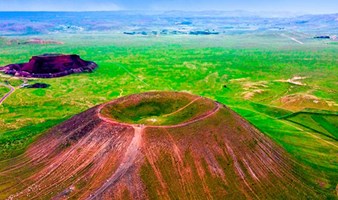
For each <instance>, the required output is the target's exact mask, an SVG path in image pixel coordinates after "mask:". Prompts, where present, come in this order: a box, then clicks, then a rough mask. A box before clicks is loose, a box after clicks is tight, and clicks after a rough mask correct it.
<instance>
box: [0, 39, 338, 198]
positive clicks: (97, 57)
mask: <svg viewBox="0 0 338 200" xmlns="http://www.w3.org/2000/svg"><path fill="white" fill-rule="evenodd" d="M43 37H48V38H47V39H54V40H58V41H62V42H64V45H32V44H30V45H15V44H11V45H7V44H6V42H3V43H1V44H0V66H1V65H6V64H9V63H19V62H26V61H28V60H29V58H30V57H31V56H33V55H38V54H44V53H75V54H79V55H81V57H82V58H83V59H86V60H92V61H95V62H96V63H97V64H98V65H99V68H98V69H97V70H95V72H94V73H86V74H75V75H70V76H67V77H61V78H55V79H34V80H29V83H34V82H44V83H48V84H50V85H51V86H50V87H49V88H46V89H26V88H22V89H17V90H16V91H15V92H14V93H13V94H12V95H11V96H10V97H9V98H8V99H6V101H5V102H4V103H3V104H2V105H0V159H1V160H5V159H8V158H11V157H14V156H16V155H18V154H20V153H22V152H23V151H24V150H25V149H26V148H27V147H28V145H29V144H31V143H32V142H33V141H34V140H35V139H36V138H37V137H38V136H40V135H41V134H42V133H43V132H44V131H45V130H47V129H48V128H50V127H52V126H54V125H56V124H58V123H60V122H61V121H64V120H67V119H69V118H70V117H71V116H73V115H75V114H77V113H80V112H82V111H84V110H86V109H88V108H90V107H92V106H94V105H98V104H101V103H104V102H107V101H109V100H112V99H115V98H117V97H121V96H125V95H129V94H134V93H140V92H146V91H154V90H161V91H163V90H166V91H186V92H191V93H193V94H196V95H201V96H204V97H208V98H211V99H213V100H216V101H218V102H221V103H224V104H226V105H227V106H229V107H230V108H232V109H234V110H235V111H236V112H238V113H239V114H240V115H242V116H243V117H244V118H246V119H247V120H249V121H250V122H251V123H252V124H253V125H255V126H256V127H257V128H258V129H260V130H261V131H262V132H263V133H265V134H266V135H267V136H269V137H270V138H272V139H273V140H274V141H276V142H277V143H278V144H279V145H281V146H282V147H283V148H284V149H286V151H288V152H289V153H290V154H291V155H292V156H293V157H294V158H295V160H296V162H299V163H301V164H303V165H304V166H305V167H306V168H308V169H309V170H308V172H304V173H307V175H308V176H309V177H311V178H313V181H314V182H316V183H318V185H319V186H320V187H322V188H323V189H324V190H325V191H326V192H328V193H330V194H335V192H336V191H335V188H336V185H337V184H338V182H337V180H338V173H337V172H338V160H337V155H338V142H337V123H338V119H337V115H336V114H333V115H330V116H322V115H311V114H309V115H306V116H303V115H296V116H292V117H291V118H283V116H287V115H290V114H292V113H294V112H297V111H301V110H303V109H304V108H302V107H299V105H300V104H299V102H302V101H303V102H306V103H305V105H306V108H309V109H314V110H315V111H316V112H320V111H322V110H328V111H330V112H333V113H336V112H337V111H338V107H337V101H338V99H337V98H338V95H337V90H336V89H335V88H337V74H338V58H337V54H338V46H337V45H335V44H336V43H335V42H321V41H317V40H316V41H315V40H313V41H312V40H309V41H306V42H305V43H304V45H301V44H298V43H295V42H294V41H291V40H290V39H288V38H285V37H280V36H278V35H273V34H271V35H238V36H196V37H192V36H165V37H141V36H139V37H138V36H124V35H116V34H91V35H90V34H87V35H86V34H83V35H81V34H78V35H66V34H64V35H49V36H43ZM5 39H6V40H10V39H13V38H5ZM20 39H22V40H24V39H25V38H20ZM295 76H300V77H306V78H305V79H302V80H301V82H302V83H303V85H295V84H292V83H290V82H287V81H286V80H288V79H291V78H293V77H295ZM6 80H10V83H11V84H13V86H18V85H20V84H21V83H22V82H23V81H22V80H13V78H10V77H6V76H3V75H2V76H1V77H0V82H1V83H5V81H6ZM6 91H7V89H6V88H5V89H4V88H3V87H0V94H1V95H2V94H3V93H4V92H6ZM292 95H297V98H298V97H299V98H300V99H299V98H298V99H293V98H295V97H293V96H292ZM283 97H287V100H285V101H284V100H283V101H282V100H281V99H282V98H283ZM285 102H286V103H285ZM290 104H294V106H293V107H292V105H291V106H290ZM298 107H299V110H297V108H298ZM291 108H292V109H291ZM313 171H315V172H316V174H314V173H313Z"/></svg>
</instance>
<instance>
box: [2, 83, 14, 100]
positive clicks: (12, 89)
mask: <svg viewBox="0 0 338 200" xmlns="http://www.w3.org/2000/svg"><path fill="white" fill-rule="evenodd" d="M0 86H4V87H7V88H9V89H10V91H9V92H8V93H7V94H5V96H3V97H2V98H1V99H0V105H1V104H2V103H3V102H4V101H5V100H6V99H7V98H8V97H9V96H10V95H11V94H13V92H14V91H15V87H13V86H11V85H6V84H3V83H0Z"/></svg>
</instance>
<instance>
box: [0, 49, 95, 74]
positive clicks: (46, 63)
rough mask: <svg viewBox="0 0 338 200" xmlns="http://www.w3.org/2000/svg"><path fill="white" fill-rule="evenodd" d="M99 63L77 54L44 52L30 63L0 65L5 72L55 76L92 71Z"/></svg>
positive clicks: (0, 68)
mask: <svg viewBox="0 0 338 200" xmlns="http://www.w3.org/2000/svg"><path fill="white" fill-rule="evenodd" d="M96 67H97V64H96V63H94V62H91V61H85V60H82V59H81V58H80V56H78V55H76V54H71V55H64V54H43V55H39V56H33V57H32V58H31V59H30V60H29V62H28V63H19V64H10V65H7V66H4V67H0V71H3V72H4V73H5V74H9V75H13V76H18V77H27V78H55V77H61V76H67V75H69V74H74V73H82V72H92V71H93V70H94V69H95V68H96Z"/></svg>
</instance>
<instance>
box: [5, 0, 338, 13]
mask: <svg viewBox="0 0 338 200" xmlns="http://www.w3.org/2000/svg"><path fill="white" fill-rule="evenodd" d="M100 10H186V11H200V10H225V11H231V10H247V11H256V12H257V11H271V12H275V11H286V12H302V13H338V0H0V11H100Z"/></svg>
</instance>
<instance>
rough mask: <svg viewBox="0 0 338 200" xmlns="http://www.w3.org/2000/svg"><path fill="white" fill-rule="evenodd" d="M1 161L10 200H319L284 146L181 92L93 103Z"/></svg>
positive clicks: (3, 189) (0, 181)
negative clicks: (12, 156) (93, 105)
mask: <svg viewBox="0 0 338 200" xmlns="http://www.w3.org/2000/svg"><path fill="white" fill-rule="evenodd" d="M6 162H8V163H2V165H3V164H4V166H7V167H5V168H3V167H1V169H3V170H2V171H1V172H0V174H1V176H2V177H5V176H7V177H17V178H15V179H12V178H10V179H0V185H1V188H0V194H1V196H0V198H3V197H4V198H8V199H17V198H19V199H35V198H39V199H40V198H41V199H65V198H70V199H131V198H133V199H226V198H227V199H286V198H287V199H308V198H320V196H318V194H316V193H315V190H314V189H313V188H312V187H310V185H308V183H307V181H306V180H305V179H303V177H302V176H301V173H299V172H298V171H297V167H296V166H295V164H294V162H293V160H292V159H291V158H290V157H289V156H288V154H287V153H286V152H285V151H284V150H283V149H282V148H280V147H279V146H277V145H276V144H274V143H273V142H272V141H271V140H270V139H269V138H267V137H266V136H264V135H263V134H262V133H261V132H259V131H258V130H257V129H256V128H254V127H253V126H252V125H251V124H249V123H248V122H246V121H245V120H244V119H243V118H241V117H240V116H239V115H237V114H236V113H235V112H233V111H232V110H230V109H229V108H227V107H226V106H224V105H222V104H220V103H217V102H214V101H212V100H209V99H206V98H203V97H199V96H194V95H191V94H188V93H176V92H151V93H142V94H137V95H131V96H127V97H123V98H120V99H117V100H114V101H112V102H109V103H107V104H104V105H101V106H96V107H93V108H91V109H89V110H87V111H85V112H83V113H81V114H78V115H76V116H74V117H73V118H71V119H69V120H68V121H66V122H64V123H62V124H60V125H58V126H56V127H54V128H52V129H51V130H49V131H48V132H47V133H46V134H44V136H43V137H41V138H40V139H39V140H38V141H37V142H35V143H34V144H33V145H31V147H30V148H29V149H28V150H27V151H26V152H25V154H23V155H22V156H20V157H18V158H16V159H12V160H8V161H6ZM9 163H10V164H9ZM6 164H7V165H6Z"/></svg>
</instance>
